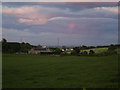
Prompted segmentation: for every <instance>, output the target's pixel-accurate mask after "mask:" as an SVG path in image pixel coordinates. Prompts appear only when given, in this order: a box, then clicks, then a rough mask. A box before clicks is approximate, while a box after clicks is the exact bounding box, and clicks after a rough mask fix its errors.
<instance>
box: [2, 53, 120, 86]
mask: <svg viewBox="0 0 120 90" xmlns="http://www.w3.org/2000/svg"><path fill="white" fill-rule="evenodd" d="M116 87H118V59H117V56H102V57H92V56H91V57H90V56H89V57H82V56H63V57H61V56H39V55H12V54H11V55H10V54H4V55H3V88H116Z"/></svg>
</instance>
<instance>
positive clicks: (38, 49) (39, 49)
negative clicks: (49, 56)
mask: <svg viewBox="0 0 120 90" xmlns="http://www.w3.org/2000/svg"><path fill="white" fill-rule="evenodd" d="M34 50H36V51H43V50H47V48H35V49H34Z"/></svg>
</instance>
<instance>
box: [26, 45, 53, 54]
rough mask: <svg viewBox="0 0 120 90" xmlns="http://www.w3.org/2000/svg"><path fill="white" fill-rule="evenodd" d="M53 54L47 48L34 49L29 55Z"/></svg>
mask: <svg viewBox="0 0 120 90" xmlns="http://www.w3.org/2000/svg"><path fill="white" fill-rule="evenodd" d="M50 52H52V51H51V50H50V49H49V48H47V47H44V48H43V47H41V48H32V49H31V50H30V51H29V52H28V53H29V54H42V53H50Z"/></svg>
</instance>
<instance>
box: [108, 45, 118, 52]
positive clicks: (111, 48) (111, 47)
mask: <svg viewBox="0 0 120 90" xmlns="http://www.w3.org/2000/svg"><path fill="white" fill-rule="evenodd" d="M115 49H117V46H115V45H113V44H111V45H110V46H109V47H108V51H114V50H115Z"/></svg>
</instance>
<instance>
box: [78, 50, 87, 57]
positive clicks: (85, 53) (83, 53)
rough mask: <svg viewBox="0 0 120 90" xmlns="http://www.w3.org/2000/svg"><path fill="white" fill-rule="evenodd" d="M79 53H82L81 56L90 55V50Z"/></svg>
mask: <svg viewBox="0 0 120 90" xmlns="http://www.w3.org/2000/svg"><path fill="white" fill-rule="evenodd" d="M79 55H80V56H81V55H85V56H86V55H88V52H87V51H83V52H80V54H79Z"/></svg>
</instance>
